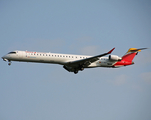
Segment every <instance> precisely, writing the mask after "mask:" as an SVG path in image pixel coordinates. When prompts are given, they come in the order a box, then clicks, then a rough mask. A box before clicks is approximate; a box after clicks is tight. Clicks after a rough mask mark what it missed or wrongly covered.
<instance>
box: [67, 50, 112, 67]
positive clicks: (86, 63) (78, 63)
mask: <svg viewBox="0 0 151 120" xmlns="http://www.w3.org/2000/svg"><path fill="white" fill-rule="evenodd" d="M114 49H115V48H113V49H112V50H110V51H109V52H107V53H104V54H101V55H96V56H93V57H89V58H86V59H81V60H76V61H71V62H67V63H66V65H67V66H70V67H79V66H81V65H82V66H83V67H87V66H89V65H90V64H91V63H93V62H95V61H97V60H99V58H100V57H102V56H105V55H108V54H111V53H112V51H113V50H114Z"/></svg>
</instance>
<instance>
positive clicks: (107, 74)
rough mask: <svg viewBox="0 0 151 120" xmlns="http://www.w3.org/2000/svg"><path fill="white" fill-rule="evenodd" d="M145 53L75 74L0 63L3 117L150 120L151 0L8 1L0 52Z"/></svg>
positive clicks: (2, 8) (1, 6)
mask: <svg viewBox="0 0 151 120" xmlns="http://www.w3.org/2000/svg"><path fill="white" fill-rule="evenodd" d="M113 47H115V48H116V49H115V50H114V51H113V53H112V54H115V55H119V56H122V55H124V54H125V53H126V52H127V50H128V49H129V48H131V47H134V48H142V47H147V48H150V49H147V50H144V51H142V52H140V53H139V54H138V55H137V56H136V57H135V59H134V62H135V64H134V65H132V66H127V67H122V68H118V69H113V68H94V69H85V70H84V71H82V72H79V73H78V74H76V75H75V74H74V73H69V72H68V71H66V70H64V69H63V68H62V66H60V65H52V64H38V63H21V62H13V63H12V65H11V66H8V65H7V62H4V61H3V60H1V62H0V120H151V2H150V0H54V1H50V0H1V1H0V56H1V57H2V56H3V55H5V54H6V53H8V52H10V51H12V50H24V51H25V50H29V51H39V52H54V53H66V54H68V53H69V54H81V55H83V54H84V55H97V54H102V53H104V52H107V51H109V50H110V49H112V48H113Z"/></svg>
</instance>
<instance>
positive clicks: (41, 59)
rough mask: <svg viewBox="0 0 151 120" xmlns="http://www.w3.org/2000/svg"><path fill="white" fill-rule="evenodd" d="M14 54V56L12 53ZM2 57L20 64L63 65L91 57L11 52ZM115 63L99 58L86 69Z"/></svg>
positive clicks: (109, 65) (105, 58)
mask: <svg viewBox="0 0 151 120" xmlns="http://www.w3.org/2000/svg"><path fill="white" fill-rule="evenodd" d="M13 52H14V53H16V54H14V53H13ZM13 52H10V53H8V54H7V55H5V56H4V57H3V59H4V60H8V61H21V62H38V63H53V64H61V65H65V64H66V63H67V62H71V61H76V60H81V59H86V58H89V57H92V56H84V55H72V54H58V53H43V52H30V51H13ZM115 63H116V61H110V60H109V59H108V57H101V58H100V59H99V60H97V61H95V62H93V63H91V64H90V65H89V66H88V67H90V68H92V67H111V66H113V65H114V64H115Z"/></svg>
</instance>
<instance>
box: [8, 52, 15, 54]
mask: <svg viewBox="0 0 151 120" xmlns="http://www.w3.org/2000/svg"><path fill="white" fill-rule="evenodd" d="M8 54H16V52H9V53H8Z"/></svg>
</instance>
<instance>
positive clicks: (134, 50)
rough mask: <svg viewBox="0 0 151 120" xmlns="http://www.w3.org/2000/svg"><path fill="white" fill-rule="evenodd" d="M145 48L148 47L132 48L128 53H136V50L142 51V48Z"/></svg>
mask: <svg viewBox="0 0 151 120" xmlns="http://www.w3.org/2000/svg"><path fill="white" fill-rule="evenodd" d="M144 49H147V48H139V49H137V48H130V49H129V50H128V51H127V54H128V53H134V52H140V51H141V50H144Z"/></svg>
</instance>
